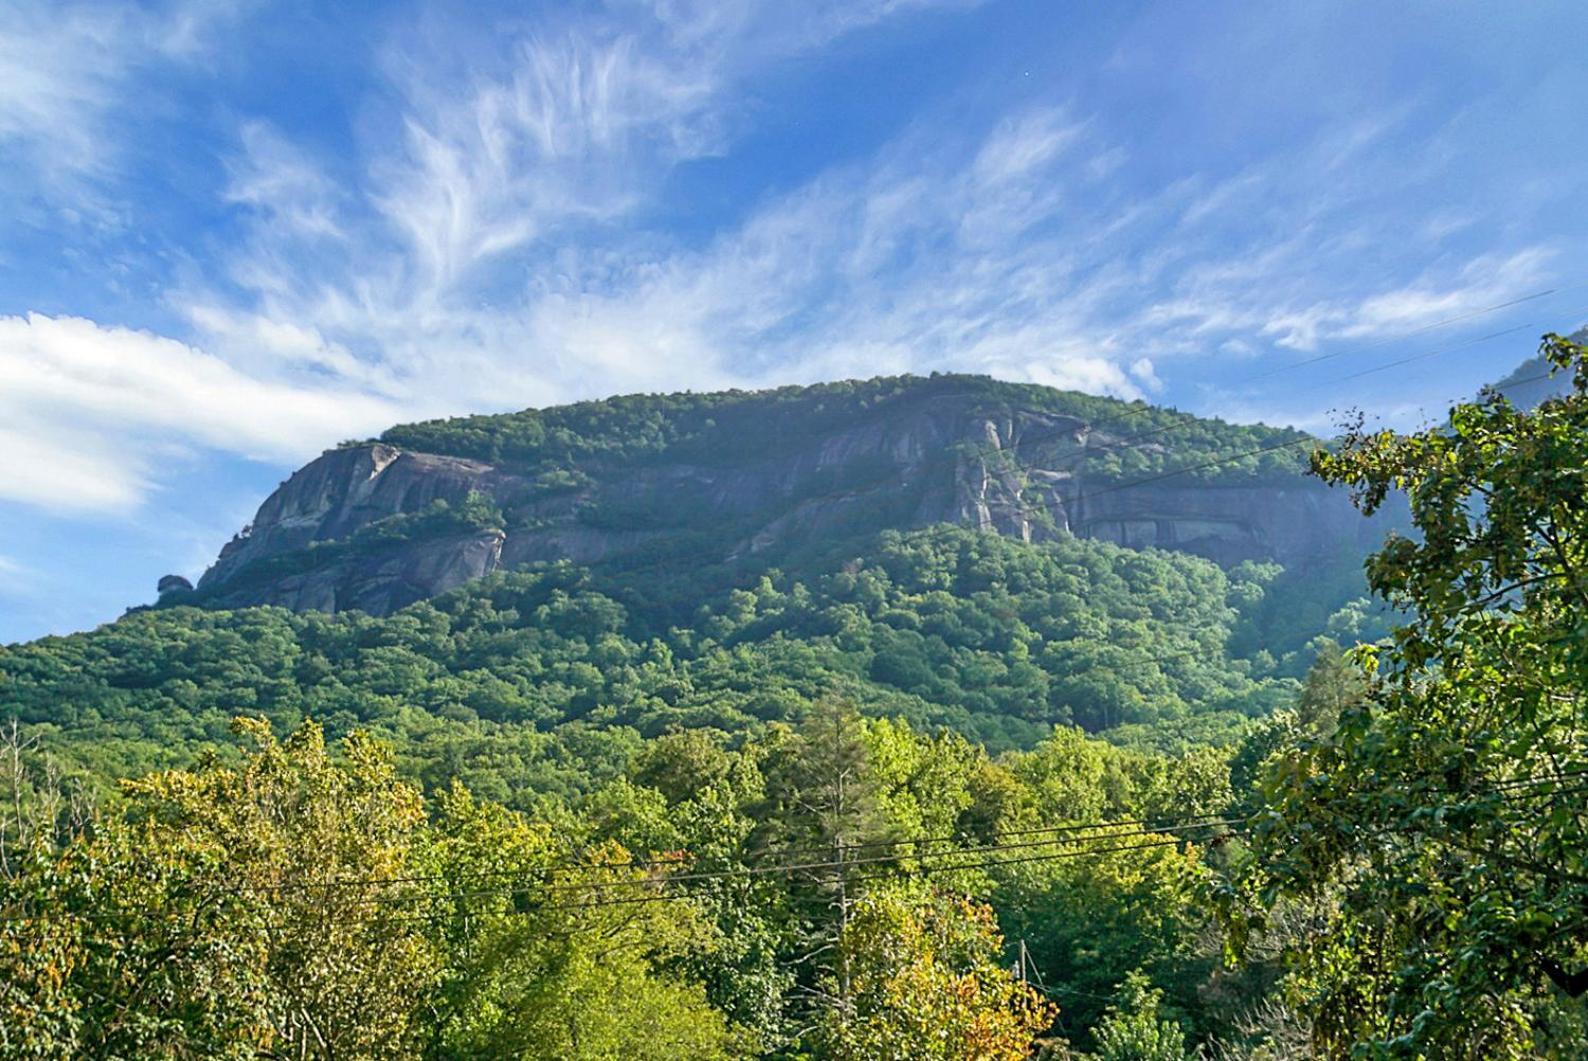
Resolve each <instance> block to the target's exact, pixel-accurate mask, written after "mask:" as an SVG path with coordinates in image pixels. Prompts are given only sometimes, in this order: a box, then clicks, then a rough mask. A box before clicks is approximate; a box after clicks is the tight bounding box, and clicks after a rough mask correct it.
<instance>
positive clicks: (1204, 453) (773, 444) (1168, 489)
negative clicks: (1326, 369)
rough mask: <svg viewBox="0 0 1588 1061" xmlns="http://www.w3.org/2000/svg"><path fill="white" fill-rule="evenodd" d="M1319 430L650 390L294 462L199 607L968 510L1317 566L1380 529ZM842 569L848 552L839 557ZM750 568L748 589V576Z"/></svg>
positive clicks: (962, 384)
mask: <svg viewBox="0 0 1588 1061" xmlns="http://www.w3.org/2000/svg"><path fill="white" fill-rule="evenodd" d="M1306 442H1307V436H1305V435H1303V434H1301V433H1299V432H1294V431H1288V430H1280V429H1273V428H1266V427H1241V426H1235V425H1230V424H1226V423H1223V422H1220V421H1215V420H1202V419H1198V418H1196V417H1191V416H1187V415H1185V414H1181V413H1176V412H1172V411H1169V410H1162V409H1156V408H1153V407H1151V406H1148V405H1145V404H1142V403H1135V404H1126V403H1122V402H1116V401H1111V400H1108V399H1099V398H1093V397H1089V396H1086V395H1081V394H1076V393H1072V392H1064V391H1056V390H1052V389H1049V388H1044V387H1036V386H1025V385H1015V384H1006V383H999V382H996V381H993V380H990V379H987V378H984V377H975V376H957V375H943V376H934V377H931V378H929V379H923V378H918V377H896V378H884V379H874V380H870V381H865V382H848V383H837V384H826V385H821V386H815V387H788V388H783V389H780V390H775V391H765V392H755V393H747V392H740V391H729V392H723V393H717V394H680V395H671V396H632V397H623V398H614V399H610V400H607V401H602V402H585V403H580V404H577V405H571V406H563V407H558V408H553V409H547V410H539V411H537V410H530V411H527V412H523V413H515V414H506V415H499V416H480V417H469V418H464V419H459V420H448V421H435V422H430V423H421V424H412V425H407V426H403V427H396V428H393V429H391V430H390V431H387V432H386V433H385V434H384V435H383V436H382V437H381V438H380V439H379V440H374V441H370V442H364V443H358V444H349V445H346V446H344V447H342V448H340V449H337V450H333V451H330V452H328V453H326V454H325V455H324V456H322V457H320V458H319V459H317V460H315V461H313V462H311V463H310V464H309V465H307V466H306V467H305V468H303V469H301V470H300V471H299V472H297V473H296V474H295V475H293V476H292V477H291V478H290V479H289V480H287V482H285V483H284V484H282V486H281V487H280V488H279V489H278V490H277V491H276V492H275V493H273V494H272V495H271V496H270V497H269V498H268V499H267V500H266V501H265V503H264V504H263V505H262V506H261V507H260V509H259V513H258V515H257V516H256V518H255V519H254V521H253V523H252V524H251V525H250V527H249V528H247V529H245V531H244V532H243V533H241V534H239V535H238V536H237V537H236V538H235V539H234V540H233V541H232V542H230V543H228V545H227V546H226V547H225V549H223V550H222V552H221V555H220V557H219V559H218V560H217V561H216V563H215V564H214V565H213V566H212V567H211V568H210V569H209V571H207V572H206V573H205V575H204V577H203V579H202V580H201V581H200V583H199V586H198V591H197V593H196V595H195V596H194V597H192V598H187V597H185V595H178V596H177V597H174V598H172V599H173V600H184V601H185V600H188V599H191V600H195V601H197V602H200V603H205V604H209V605H212V606H223V607H237V606H245V605H252V604H277V605H282V606H285V607H288V608H290V609H292V610H295V611H305V610H320V611H340V610H346V609H357V610H361V611H365V612H368V613H370V614H374V615H384V614H389V613H391V612H393V611H395V610H397V609H399V608H401V607H403V606H405V605H408V604H411V603H413V602H415V601H417V600H421V599H425V598H428V597H432V596H434V595H436V594H438V593H441V592H445V591H446V590H449V589H452V588H455V587H456V586H459V585H461V584H463V583H464V582H467V581H468V580H470V579H473V578H478V577H480V576H482V575H485V574H488V573H490V572H492V571H496V570H502V569H513V568H517V567H521V566H523V565H525V564H532V563H537V562H545V561H554V560H569V561H572V562H574V563H577V564H581V565H587V566H592V567H600V568H605V569H614V570H615V569H630V570H633V569H650V568H655V567H658V566H660V567H667V568H671V569H674V570H675V571H678V572H681V573H698V571H699V570H700V569H701V568H703V567H714V566H721V565H728V566H730V567H732V568H733V569H735V570H736V571H739V572H740V575H741V577H740V578H739V579H738V580H740V581H742V574H743V571H749V572H750V573H751V575H752V576H753V574H755V573H757V572H758V571H760V570H763V569H765V568H767V567H770V566H773V565H783V566H789V565H791V564H793V565H795V566H798V565H799V564H801V563H804V562H806V561H808V560H809V559H811V558H812V557H813V556H816V555H821V556H824V557H825V556H827V554H828V553H831V552H832V551H833V550H835V549H838V550H840V551H841V545H842V543H844V542H848V541H858V540H861V539H864V538H866V537H867V536H870V535H874V534H876V533H878V532H880V531H883V530H888V529H894V530H907V529H912V528H919V527H925V526H930V525H932V524H937V523H954V524H958V525H960V526H966V527H973V528H976V529H980V530H988V531H995V532H998V533H1000V534H1003V535H1007V536H1010V537H1014V538H1018V539H1020V540H1022V541H1028V542H1031V541H1045V540H1053V539H1055V538H1059V537H1064V536H1068V535H1071V534H1073V535H1076V536H1079V537H1084V538H1095V539H1100V540H1104V541H1111V542H1114V543H1117V544H1122V545H1127V546H1131V547H1138V548H1139V547H1149V546H1156V547H1161V548H1169V549H1175V550H1178V551H1184V552H1190V553H1194V554H1197V555H1200V556H1204V557H1208V558H1210V559H1213V560H1215V561H1217V562H1219V563H1221V564H1224V565H1226V566H1228V565H1232V564H1235V563H1239V562H1241V561H1245V560H1263V561H1266V560H1274V561H1278V562H1279V563H1281V564H1283V565H1285V566H1287V567H1289V568H1292V569H1295V568H1297V567H1298V566H1300V565H1304V564H1306V563H1308V562H1310V561H1311V560H1313V559H1314V558H1316V557H1318V556H1323V555H1328V556H1333V555H1334V554H1335V553H1338V552H1339V551H1340V550H1341V549H1342V548H1345V549H1347V550H1349V551H1353V552H1354V553H1355V554H1356V555H1361V553H1363V552H1365V551H1366V548H1367V546H1368V544H1369V542H1370V541H1371V539H1372V535H1373V533H1374V531H1373V529H1372V528H1371V527H1370V526H1369V525H1367V524H1366V523H1365V522H1364V521H1363V520H1361V519H1360V518H1359V517H1358V516H1357V514H1356V513H1355V511H1354V510H1353V509H1352V508H1351V506H1350V504H1349V503H1348V501H1347V499H1346V498H1345V497H1343V496H1342V495H1340V494H1338V493H1333V492H1330V491H1328V490H1326V489H1325V488H1323V487H1322V486H1321V485H1320V484H1318V483H1316V482H1314V481H1312V480H1310V479H1307V478H1305V477H1303V476H1302V474H1301V466H1302V462H1303V460H1304V457H1305V450H1304V448H1303V446H1304V444H1305V443H1306ZM829 558H830V557H829ZM730 580H732V579H730Z"/></svg>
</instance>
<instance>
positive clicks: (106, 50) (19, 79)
mask: <svg viewBox="0 0 1588 1061" xmlns="http://www.w3.org/2000/svg"><path fill="white" fill-rule="evenodd" d="M248 6H249V5H248V4H247V3H246V2H244V0H176V2H171V3H167V4H164V5H153V6H142V5H135V4H125V3H31V2H27V0H7V2H4V3H0V146H3V147H4V148H5V150H6V151H7V153H8V154H9V155H10V156H11V157H12V159H13V160H17V161H22V160H25V161H26V163H27V167H26V169H27V170H28V171H29V172H31V173H32V174H34V175H36V176H37V177H39V178H41V179H39V180H37V181H35V182H30V185H29V190H30V191H33V192H35V193H40V192H42V193H49V192H50V191H51V190H52V189H53V190H54V192H55V193H57V194H58V195H59V197H60V198H62V199H63V200H64V201H71V202H75V203H76V204H77V206H78V207H79V208H80V207H81V206H82V205H83V204H82V198H83V196H84V194H85V193H84V191H83V188H82V186H81V184H79V183H78V181H79V180H80V179H83V178H88V177H99V176H103V175H104V173H105V172H106V171H107V170H110V169H112V168H113V167H114V165H115V161H116V157H115V156H116V153H117V150H118V148H119V146H120V144H121V143H122V140H121V138H120V137H118V136H116V135H114V130H113V129H112V128H111V126H110V123H111V121H112V119H113V118H114V116H116V115H118V114H121V113H126V112H128V111H130V110H131V109H132V108H134V107H135V106H136V107H142V108H147V107H148V105H149V99H148V97H147V96H146V95H144V94H142V93H133V92H129V91H128V90H127V87H128V85H129V84H130V83H131V82H132V80H133V79H134V78H135V77H137V76H138V75H139V74H141V73H144V72H146V71H148V70H149V69H151V68H154V67H158V66H162V65H172V64H191V63H195V62H201V61H202V60H203V59H204V58H205V57H206V56H207V55H208V54H209V51H210V49H211V47H212V46H213V44H214V41H215V33H216V30H217V29H218V28H219V27H222V26H224V25H226V24H227V23H228V22H229V21H231V20H232V19H234V18H235V17H237V15H238V14H239V13H241V12H242V11H243V10H244V9H245V8H247V7H248ZM140 96H142V98H140ZM11 172H12V174H13V175H15V174H16V173H17V172H18V167H16V166H13V167H12V171H11Z"/></svg>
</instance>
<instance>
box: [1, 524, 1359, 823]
mask: <svg viewBox="0 0 1588 1061" xmlns="http://www.w3.org/2000/svg"><path fill="white" fill-rule="evenodd" d="M859 549H860V552H859V555H858V556H856V557H854V558H851V559H849V560H846V561H843V562H842V563H841V564H839V565H838V566H837V567H835V568H834V569H831V570H828V571H826V572H820V571H815V572H807V573H805V574H803V575H801V576H794V575H784V574H780V573H775V572H774V573H772V574H770V575H765V576H762V577H761V578H760V579H759V581H758V582H756V583H754V584H751V585H750V586H749V587H747V588H743V589H726V590H724V589H718V591H717V592H716V593H715V594H713V595H711V596H709V597H705V598H704V600H703V601H702V598H700V597H694V598H693V599H694V601H695V602H697V603H696V604H695V605H694V606H693V607H692V608H688V609H685V608H681V607H680V604H679V601H678V599H677V598H676V597H675V596H674V594H679V593H682V594H683V600H684V601H689V600H690V599H691V597H690V594H689V588H690V586H691V580H690V579H689V578H687V577H683V576H680V577H679V578H677V579H674V578H672V577H671V576H670V573H669V572H666V571H655V572H652V573H651V574H650V576H649V577H648V578H647V579H644V580H641V579H639V578H637V577H635V576H634V575H632V574H628V575H621V576H602V575H598V574H596V573H593V572H591V571H588V570H585V569H581V568H578V567H574V566H572V565H568V564H555V565H548V566H543V567H539V568H535V569H531V570H527V571H520V572H513V573H509V574H503V575H496V576H492V577H490V578H487V579H484V580H481V581H479V582H476V583H472V584H469V585H467V586H465V587H463V588H461V589H459V590H457V591H454V592H452V593H450V594H447V595H445V596H442V597H440V598H437V599H436V600H433V601H428V602H423V603H420V604H417V605H414V606H412V607H410V608H407V609H405V610H403V611H402V612H399V613H398V614H396V615H393V616H389V617H386V618H382V619H375V618H370V617H368V616H365V615H362V614H360V613H356V612H355V613H341V614H337V615H326V614H322V613H312V612H311V613H306V614H302V615H297V614H293V613H290V612H287V611H284V610H282V609H276V608H249V609H241V610H237V611H212V610H205V609H200V608H195V607H180V608H161V609H151V610H144V611H139V612H135V613H133V614H131V615H129V616H127V617H126V618H124V619H123V620H121V621H120V622H117V623H114V624H111V625H109V626H106V627H103V628H101V629H99V630H96V631H93V632H90V633H86V634H78V635H73V636H71V637H64V638H46V639H43V640H41V641H37V642H33V643H31V644H27V645H17V646H12V647H8V648H0V702H3V703H4V705H5V708H6V711H7V713H8V714H10V715H14V716H16V717H18V718H20V719H21V720H22V721H24V722H26V723H29V724H33V725H36V726H38V727H40V728H39V730H38V732H39V733H40V734H41V735H42V736H43V737H44V739H45V740H46V742H47V743H48V744H49V745H50V747H51V748H52V749H53V750H55V751H56V752H57V753H59V754H61V755H62V756H63V757H64V758H65V759H66V760H67V761H70V762H73V763H76V764H79V765H81V766H83V767H85V768H87V769H89V770H91V771H92V772H94V773H95V774H98V775H102V776H103V775H115V776H131V775H135V774H138V773H141V772H144V771H146V770H149V769H152V768H155V767H160V766H172V765H183V764H185V763H187V762H190V761H191V757H192V754H193V753H194V751H196V750H197V749H199V748H201V747H204V746H207V745H208V744H210V743H212V742H216V741H224V740H225V739H226V735H227V732H228V726H229V724H230V720H231V718H232V717H233V716H234V715H236V714H238V713H241V712H246V713H249V714H258V715H260V716H262V717H265V718H268V719H269V720H270V721H271V722H272V723H273V724H275V725H276V726H277V727H278V728H281V729H289V728H291V727H293V726H295V725H297V724H298V722H299V721H301V720H302V719H304V718H306V717H313V718H314V719H316V720H317V721H319V722H320V723H321V724H323V725H324V726H326V727H327V730H328V731H329V732H330V733H331V734H332V736H333V738H335V737H340V736H343V735H345V734H347V733H350V732H351V731H352V730H354V729H355V728H365V729H368V730H369V731H371V732H372V733H374V734H376V735H378V736H380V737H382V738H383V739H386V740H389V741H392V742H393V743H394V745H395V747H396V748H397V750H398V753H399V755H400V756H401V757H402V759H403V761H404V763H405V767H406V768H407V769H408V771H409V774H410V776H413V777H417V778H420V779H422V780H425V781H426V782H427V783H430V784H432V785H439V784H442V783H444V781H445V780H446V779H449V778H451V777H461V778H462V779H463V780H465V781H467V782H468V784H469V785H470V786H471V787H473V788H474V789H475V790H476V791H477V792H480V793H482V794H488V795H490V796H491V798H493V799H497V800H500V801H502V802H504V803H507V804H510V805H512V806H516V807H520V808H528V807H530V806H533V805H534V803H535V800H536V798H537V796H538V795H540V794H545V793H549V794H555V795H559V796H567V795H572V794H574V793H576V792H578V791H581V790H583V789H585V788H587V787H588V786H589V785H590V784H592V783H595V782H598V781H601V780H605V779H607V778H609V777H611V776H612V775H613V773H614V772H615V771H616V770H617V769H618V766H619V764H621V763H622V762H623V761H624V760H625V759H626V758H627V756H628V755H629V754H630V753H631V752H632V751H633V749H635V748H636V747H638V746H639V745H640V742H641V741H642V739H643V738H646V737H653V736H655V735H657V734H659V733H662V732H665V731H666V730H668V729H669V728H672V727H688V728H700V727H708V728H715V729H718V730H722V731H724V732H726V733H729V734H733V735H734V736H735V737H736V738H740V739H742V738H743V737H745V736H748V735H750V734H753V733H755V732H757V731H759V730H761V729H762V728H764V727H765V726H766V725H767V724H768V723H772V722H779V721H791V720H793V719H795V718H796V717H797V715H798V712H799V711H800V709H801V707H802V705H804V704H806V703H808V702H809V701H810V700H812V699H813V698H816V697H818V696H820V695H822V694H823V693H824V692H826V691H829V690H834V689H841V690H844V691H845V694H846V695H847V696H849V697H850V698H851V699H853V700H854V702H855V703H856V704H857V706H858V707H859V709H860V710H861V711H862V712H863V713H865V714H867V715H872V716H886V717H895V718H903V719H906V720H908V721H910V722H911V723H912V724H914V725H916V726H919V727H923V728H931V727H936V726H949V727H952V728H953V729H955V730H957V731H959V732H961V733H964V734H966V735H968V736H971V737H973V738H974V739H976V740H977V741H979V742H981V743H982V744H984V745H986V746H987V747H988V748H989V749H990V750H991V751H993V752H995V753H996V752H998V751H1002V750H1006V749H1011V748H1017V747H1030V746H1032V745H1034V744H1035V743H1036V742H1037V741H1038V740H1040V739H1042V738H1043V737H1044V736H1045V735H1046V734H1048V733H1049V732H1051V730H1052V727H1053V726H1054V725H1056V724H1058V725H1078V726H1081V727H1083V728H1085V729H1086V730H1088V731H1092V732H1104V733H1109V734H1111V735H1113V736H1114V737H1115V738H1116V739H1119V740H1121V741H1124V742H1127V743H1132V742H1134V743H1138V744H1144V745H1146V744H1150V745H1154V746H1158V747H1162V748H1166V749H1171V750H1172V749H1178V748H1183V747H1188V746H1191V745H1200V744H1228V743H1230V742H1232V741H1234V740H1236V739H1238V738H1239V736H1240V734H1241V733H1242V731H1243V726H1244V725H1245V724H1246V723H1247V722H1248V721H1249V720H1250V719H1253V718H1259V717H1262V716H1265V715H1267V714H1269V713H1270V712H1272V711H1273V710H1274V709H1275V708H1277V707H1280V706H1283V705H1284V704H1286V703H1288V702H1289V701H1290V700H1291V699H1292V698H1293V697H1294V695H1295V690H1296V688H1297V682H1296V675H1298V674H1300V673H1301V672H1302V671H1304V670H1305V667H1306V664H1307V663H1308V662H1310V659H1311V656H1312V653H1313V651H1314V650H1315V647H1316V646H1315V645H1309V643H1308V642H1305V641H1301V640H1300V634H1299V633H1298V631H1319V632H1327V633H1329V634H1331V635H1332V636H1334V637H1336V638H1338V639H1341V640H1347V641H1348V640H1352V639H1354V638H1355V637H1356V636H1357V635H1358V634H1359V633H1361V632H1362V631H1361V628H1362V627H1363V625H1364V624H1371V622H1372V621H1373V619H1372V617H1371V615H1369V614H1368V613H1366V612H1364V610H1363V609H1362V608H1361V607H1360V606H1359V605H1353V606H1350V607H1347V608H1344V609H1342V610H1340V611H1339V612H1338V613H1336V614H1335V615H1333V616H1327V615H1324V614H1323V613H1322V612H1321V610H1319V611H1318V613H1317V614H1314V615H1311V616H1308V615H1307V614H1306V613H1305V609H1301V608H1298V607H1296V606H1295V603H1294V601H1292V604H1291V605H1290V606H1287V607H1286V608H1284V609H1281V610H1282V612H1283V615H1282V616H1280V617H1275V616H1272V615H1270V614H1269V612H1270V610H1271V608H1270V605H1269V602H1268V599H1267V592H1268V590H1269V589H1271V588H1276V587H1277V591H1278V592H1279V593H1281V594H1282V595H1283V594H1286V593H1288V594H1289V595H1290V597H1292V598H1294V597H1296V596H1297V593H1298V590H1297V588H1295V587H1291V588H1289V589H1287V587H1286V585H1285V582H1284V578H1283V573H1282V572H1280V571H1279V569H1278V568H1277V567H1275V566H1274V565H1255V564H1246V565H1242V566H1241V567H1239V568H1237V569H1235V570H1233V571H1232V572H1230V573H1228V574H1226V573H1225V572H1223V571H1221V570H1220V569H1219V568H1218V567H1217V566H1216V565H1214V564H1212V563H1209V562H1208V561H1205V560H1201V559H1198V558H1196V557H1192V556H1188V555H1184V554H1178V553H1168V552H1159V551H1135V550H1129V549H1123V548H1120V547H1117V546H1114V545H1110V544H1107V543H1102V542H1095V541H1087V540H1083V539H1065V540H1062V541H1057V542H1051V543H1045V544H1040V545H1028V544H1025V543H1022V542H1019V541H1015V540H1011V539H1008V538H1004V537H1001V536H998V535H993V534H983V533H979V532H976V531H971V530H965V529H961V528H955V527H948V526H943V527H936V528H931V529H928V530H923V531H917V532H911V533H904V534H901V533H895V532H886V533H884V534H882V535H880V536H879V537H877V538H875V539H873V540H871V541H868V542H863V543H860V544H859ZM1356 577H1357V578H1358V579H1359V578H1360V575H1357V576H1356ZM1306 588H1307V590H1308V592H1316V590H1317V586H1316V583H1315V582H1312V581H1309V582H1308V584H1307V587H1306ZM680 612H683V613H684V614H686V615H688V616H689V618H688V622H687V625H682V626H679V625H667V620H668V618H669V617H670V616H673V615H675V614H678V613H680ZM690 612H692V613H693V614H689V613H690ZM1309 619H1310V620H1311V621H1313V622H1315V623H1316V624H1317V625H1309ZM1281 620H1283V621H1281ZM1298 622H1299V624H1300V625H1297V624H1298ZM1287 623H1288V626H1287ZM1287 640H1288V641H1289V642H1290V643H1292V644H1294V646H1295V647H1294V648H1292V649H1291V651H1290V652H1289V653H1288V654H1284V653H1281V654H1279V655H1277V656H1276V654H1275V653H1274V652H1271V651H1269V650H1268V649H1267V648H1265V647H1263V646H1264V645H1265V644H1268V643H1280V642H1284V641H1287ZM1232 646H1236V647H1239V648H1241V649H1243V650H1244V651H1245V652H1246V653H1247V654H1246V655H1244V656H1240V657H1237V656H1236V655H1235V654H1234V651H1233V649H1232Z"/></svg>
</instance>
